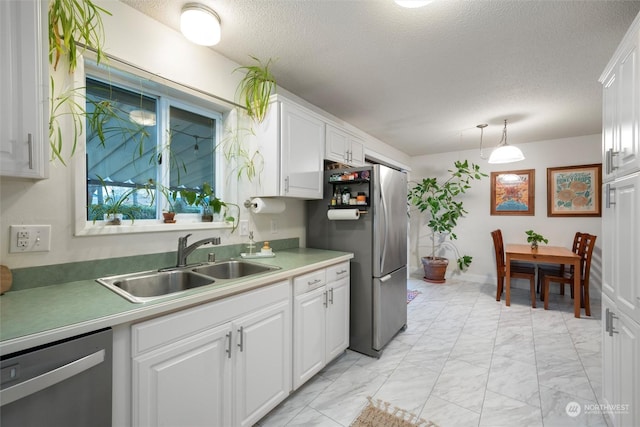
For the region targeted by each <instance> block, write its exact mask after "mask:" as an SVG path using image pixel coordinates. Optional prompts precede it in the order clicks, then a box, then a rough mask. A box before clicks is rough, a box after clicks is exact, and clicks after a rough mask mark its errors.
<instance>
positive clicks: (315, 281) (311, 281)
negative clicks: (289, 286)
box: [293, 269, 327, 295]
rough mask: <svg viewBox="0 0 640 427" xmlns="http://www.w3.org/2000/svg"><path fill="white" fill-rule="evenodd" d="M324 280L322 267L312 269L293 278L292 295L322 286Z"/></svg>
mask: <svg viewBox="0 0 640 427" xmlns="http://www.w3.org/2000/svg"><path fill="white" fill-rule="evenodd" d="M326 282H327V280H326V275H325V270H324V269H322V270H316V271H312V272H311V273H307V274H304V275H302V276H298V277H296V278H295V279H293V293H294V295H300V294H304V293H305V292H309V291H311V290H313V289H317V288H319V287H322V286H324V285H325V283H326Z"/></svg>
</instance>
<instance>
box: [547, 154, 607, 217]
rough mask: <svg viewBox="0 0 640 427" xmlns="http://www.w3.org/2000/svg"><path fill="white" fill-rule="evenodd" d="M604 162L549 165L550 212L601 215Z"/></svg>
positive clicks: (548, 208)
mask: <svg viewBox="0 0 640 427" xmlns="http://www.w3.org/2000/svg"><path fill="white" fill-rule="evenodd" d="M601 195H602V164H601V163H597V164H592V165H580V166H564V167H558V168H547V216H558V217H562V216H567V217H570V216H601V215H602V213H601V208H600V200H601V199H600V197H601Z"/></svg>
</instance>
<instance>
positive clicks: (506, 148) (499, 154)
mask: <svg viewBox="0 0 640 427" xmlns="http://www.w3.org/2000/svg"><path fill="white" fill-rule="evenodd" d="M520 160H524V154H522V151H521V150H520V149H519V148H518V147H514V146H513V145H500V146H498V147H496V148H494V149H493V151H492V152H491V156H489V160H488V162H489V163H513V162H519V161H520Z"/></svg>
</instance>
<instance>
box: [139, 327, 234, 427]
mask: <svg viewBox="0 0 640 427" xmlns="http://www.w3.org/2000/svg"><path fill="white" fill-rule="evenodd" d="M230 333H231V324H230V323H228V324H225V325H222V326H219V327H216V328H212V329H209V330H207V331H206V332H203V333H200V334H197V335H194V336H191V337H188V338H185V339H183V340H180V341H178V342H175V343H173V344H169V345H166V346H164V347H162V348H160V349H158V350H155V351H151V352H148V353H144V354H143V355H141V356H138V357H135V358H134V359H133V371H132V373H133V398H134V404H133V424H134V425H136V426H167V427H169V426H179V425H182V426H187V425H188V426H204V425H211V426H227V425H231V415H232V409H231V392H230V390H231V389H232V383H231V372H232V370H231V367H230V363H231V359H230V358H229V353H228V350H229V346H230ZM178 402H179V404H177V403H178Z"/></svg>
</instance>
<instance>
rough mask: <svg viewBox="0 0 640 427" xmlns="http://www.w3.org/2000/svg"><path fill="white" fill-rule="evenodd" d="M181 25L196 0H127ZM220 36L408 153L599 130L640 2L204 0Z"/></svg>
mask: <svg viewBox="0 0 640 427" xmlns="http://www.w3.org/2000/svg"><path fill="white" fill-rule="evenodd" d="M123 1H124V3H126V4H129V5H130V6H132V7H135V8H136V9H139V10H140V11H142V12H143V13H145V14H147V15H150V16H151V17H153V18H155V19H156V20H158V21H160V22H162V23H164V24H166V25H167V26H169V27H171V28H174V29H178V28H179V15H180V10H181V8H182V6H183V4H184V3H187V2H188V1H191V0H184V1H180V0H123ZM200 2H201V3H202V4H206V5H207V6H209V7H211V8H212V9H214V10H215V11H216V12H217V13H218V14H219V15H220V18H221V21H222V40H221V42H220V43H219V44H218V45H216V46H214V47H212V49H213V50H214V51H216V52H218V53H220V54H222V55H224V56H226V57H228V58H230V59H232V60H234V61H235V62H237V63H239V64H242V65H248V64H251V63H252V61H251V59H250V57H249V55H253V56H256V57H258V58H260V59H262V60H266V59H269V58H273V59H277V61H276V62H275V64H274V65H273V72H274V75H275V76H276V79H277V81H278V84H279V85H280V86H281V87H283V88H285V89H287V90H289V91H290V92H293V93H295V94H296V95H298V96H300V97H301V98H304V99H306V100H307V101H309V102H311V103H312V104H314V105H316V106H318V107H320V108H322V109H324V110H325V111H327V112H329V113H331V114H333V115H335V116H337V117H339V118H341V119H343V120H345V121H347V122H349V123H351V124H352V125H354V126H356V127H358V128H360V129H362V130H363V131H365V132H367V133H369V134H370V135H373V136H374V137H376V138H378V139H380V140H382V141H384V142H386V143H388V144H390V145H392V146H394V147H396V148H398V149H399V150H401V151H403V152H405V153H407V154H409V155H421V154H430V153H438V152H446V151H455V150H462V149H470V148H474V147H476V148H477V147H478V143H479V137H480V131H479V130H478V129H477V128H476V125H477V124H480V123H488V124H489V127H487V128H486V129H485V133H484V135H485V144H486V145H493V144H496V143H497V142H498V140H499V139H500V134H501V131H502V122H503V120H504V119H508V120H509V127H508V130H509V143H511V144H516V145H517V144H520V143H526V142H533V141H541V140H549V139H557V138H564V137H571V136H581V135H589V134H594V133H599V132H600V130H601V126H602V119H601V100H602V97H601V87H600V84H599V83H598V78H599V77H600V74H601V73H602V71H603V70H604V68H605V66H606V65H607V63H608V61H609V59H610V57H611V56H612V55H613V53H614V51H615V49H616V47H617V45H618V43H619V42H620V40H621V39H622V37H623V36H624V34H625V32H626V30H627V28H628V27H629V25H630V24H631V22H632V21H633V19H634V17H635V16H636V14H637V13H638V11H639V10H640V1H515V0H511V1H451V0H446V1H445V0H441V1H434V2H433V3H431V4H429V5H428V6H426V7H423V8H419V9H404V8H401V7H399V6H397V5H396V4H395V3H393V1H392V0H313V1H312V0H200Z"/></svg>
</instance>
